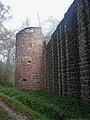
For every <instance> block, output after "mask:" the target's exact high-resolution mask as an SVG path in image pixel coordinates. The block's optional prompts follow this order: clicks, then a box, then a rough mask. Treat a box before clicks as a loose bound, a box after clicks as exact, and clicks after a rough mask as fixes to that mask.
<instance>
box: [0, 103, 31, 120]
mask: <svg viewBox="0 0 90 120" xmlns="http://www.w3.org/2000/svg"><path fill="white" fill-rule="evenodd" d="M0 120H30V119H28V118H27V117H26V116H23V115H21V114H17V113H16V111H14V110H12V109H11V108H10V107H9V106H7V105H6V104H5V103H3V102H2V101H0Z"/></svg>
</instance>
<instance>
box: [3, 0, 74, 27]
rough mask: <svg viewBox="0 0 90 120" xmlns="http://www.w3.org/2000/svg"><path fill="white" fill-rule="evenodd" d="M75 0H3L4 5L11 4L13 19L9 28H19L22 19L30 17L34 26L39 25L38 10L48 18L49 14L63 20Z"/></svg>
mask: <svg viewBox="0 0 90 120" xmlns="http://www.w3.org/2000/svg"><path fill="white" fill-rule="evenodd" d="M73 1H74V0H1V2H2V3H3V4H4V5H10V7H11V10H12V11H11V15H12V16H13V19H12V20H11V21H10V22H8V23H7V24H6V25H7V26H8V28H18V27H20V26H21V23H22V21H25V19H26V18H30V22H31V25H32V26H38V18H37V12H38V13H39V14H40V16H41V17H42V18H43V19H44V18H45V19H46V18H47V17H48V16H53V17H54V18H56V19H58V20H61V19H62V18H63V16H64V14H65V12H66V11H67V9H68V8H69V6H70V5H71V3H72V2H73Z"/></svg>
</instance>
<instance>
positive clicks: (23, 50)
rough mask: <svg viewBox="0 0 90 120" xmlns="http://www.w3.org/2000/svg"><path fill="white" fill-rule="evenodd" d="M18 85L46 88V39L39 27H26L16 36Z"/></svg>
mask: <svg viewBox="0 0 90 120" xmlns="http://www.w3.org/2000/svg"><path fill="white" fill-rule="evenodd" d="M16 39H17V40H16V86H17V87H21V88H25V89H33V90H34V89H44V85H45V83H44V78H45V77H44V78H43V73H44V67H43V64H44V62H42V61H44V60H43V58H44V56H43V45H44V39H43V35H42V33H41V29H40V28H38V27H31V28H26V29H24V30H22V31H20V32H19V33H18V34H17V36H16Z"/></svg>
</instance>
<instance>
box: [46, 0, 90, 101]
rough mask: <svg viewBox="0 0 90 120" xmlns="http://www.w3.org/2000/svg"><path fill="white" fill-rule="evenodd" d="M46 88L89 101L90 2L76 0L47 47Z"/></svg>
mask: <svg viewBox="0 0 90 120" xmlns="http://www.w3.org/2000/svg"><path fill="white" fill-rule="evenodd" d="M46 84H47V85H46V86H47V89H49V90H51V91H54V92H55V93H57V94H59V95H62V96H68V97H74V98H77V99H81V100H83V101H86V102H90V1H89V0H75V1H74V2H73V4H72V5H71V6H70V8H69V9H68V11H67V13H66V14H65V16H64V18H63V20H62V21H61V22H60V24H59V25H58V26H57V29H56V30H55V32H54V33H53V34H52V36H51V40H50V41H49V43H48V44H47V46H46Z"/></svg>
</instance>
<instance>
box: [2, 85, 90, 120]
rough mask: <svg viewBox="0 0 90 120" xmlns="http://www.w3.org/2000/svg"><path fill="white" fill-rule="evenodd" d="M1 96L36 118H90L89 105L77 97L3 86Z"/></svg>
mask: <svg viewBox="0 0 90 120" xmlns="http://www.w3.org/2000/svg"><path fill="white" fill-rule="evenodd" d="M1 96H2V97H3V96H4V98H3V99H6V100H9V102H11V104H13V105H14V106H16V107H17V108H18V109H19V110H20V111H22V112H25V114H27V115H28V116H31V117H32V119H34V120H70V119H76V120H79V119H81V120H83V119H84V118H85V119H86V118H88V119H90V115H89V111H90V106H89V105H86V104H84V103H82V102H80V101H78V100H75V99H69V98H66V97H60V96H57V95H55V94H53V93H50V92H48V91H35V90H34V91H29V90H20V89H16V88H2V87H1V88H0V97H1Z"/></svg>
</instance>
